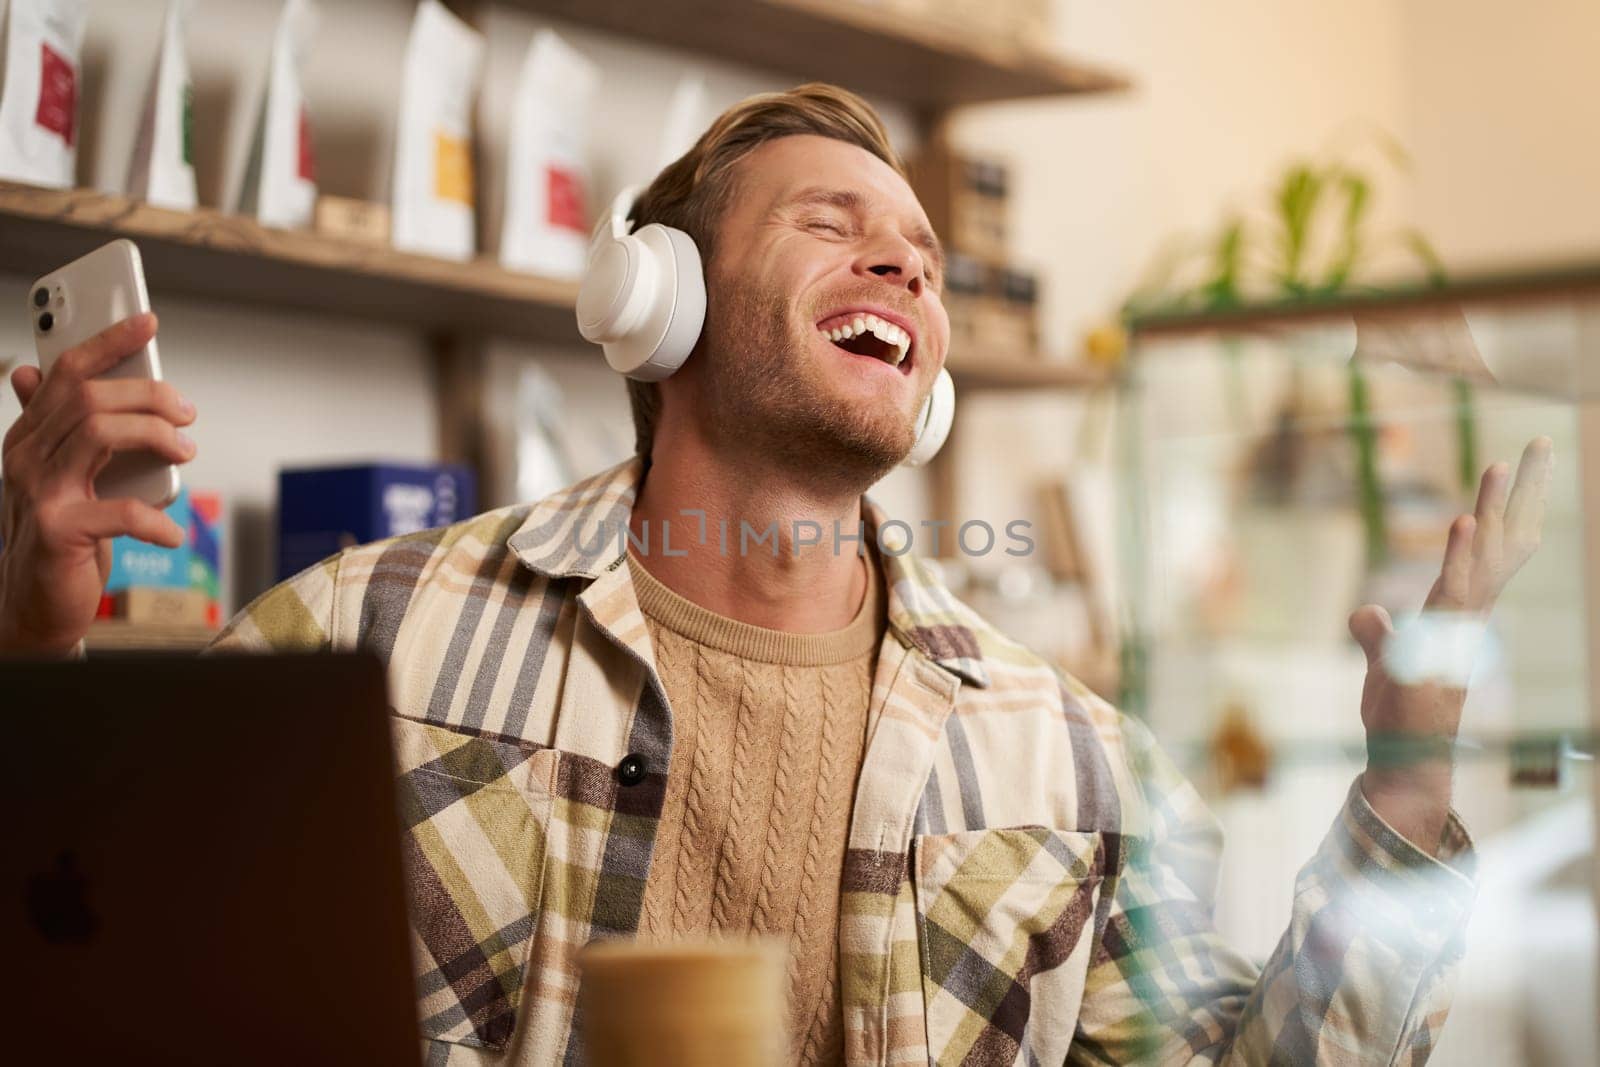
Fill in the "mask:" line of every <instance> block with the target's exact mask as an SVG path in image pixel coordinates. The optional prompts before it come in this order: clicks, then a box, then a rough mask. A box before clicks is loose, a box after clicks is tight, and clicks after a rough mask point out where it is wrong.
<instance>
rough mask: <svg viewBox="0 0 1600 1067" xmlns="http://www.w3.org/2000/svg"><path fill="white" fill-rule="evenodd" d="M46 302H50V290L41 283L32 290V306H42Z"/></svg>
mask: <svg viewBox="0 0 1600 1067" xmlns="http://www.w3.org/2000/svg"><path fill="white" fill-rule="evenodd" d="M48 303H50V290H48V289H46V288H45V287H44V286H42V285H41V286H39V288H37V289H35V290H34V291H33V306H34V307H36V308H42V307H44V306H45V305H46V304H48Z"/></svg>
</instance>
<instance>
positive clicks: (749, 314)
mask: <svg viewBox="0 0 1600 1067" xmlns="http://www.w3.org/2000/svg"><path fill="white" fill-rule="evenodd" d="M721 291H722V293H723V294H724V296H723V298H722V299H721V300H718V301H716V302H714V303H713V304H712V305H711V306H710V307H709V308H708V309H707V311H708V314H707V321H706V335H705V340H706V346H705V350H704V352H703V353H702V355H704V356H705V357H706V363H707V366H706V369H707V371H708V372H709V373H707V374H706V375H705V376H704V379H703V381H704V385H703V389H704V398H705V401H706V405H705V411H706V413H705V432H706V434H707V437H708V439H709V440H710V441H711V443H712V444H713V446H715V447H717V448H718V449H719V450H721V449H732V450H734V451H735V452H737V453H739V454H743V455H751V454H754V455H759V456H760V457H761V459H762V460H763V461H764V462H770V463H772V464H776V465H779V466H781V467H783V468H784V469H786V470H789V471H791V472H795V473H797V474H800V475H802V476H803V477H805V478H806V479H807V480H808V481H809V482H811V483H813V484H817V485H818V486H819V488H824V487H825V488H828V489H830V490H837V491H841V492H856V493H859V492H862V491H864V490H866V489H867V488H868V487H870V486H871V485H872V484H873V483H875V482H876V481H878V480H879V479H880V478H882V477H883V476H884V475H885V474H887V473H888V472H889V471H890V470H892V469H893V468H894V467H895V466H896V465H897V464H899V463H900V461H901V460H903V459H904V458H905V456H906V454H907V453H908V452H909V451H910V450H911V446H912V444H914V443H915V432H914V430H913V427H912V422H911V419H910V418H909V417H907V416H906V415H905V414H904V413H901V412H894V411H891V410H890V403H889V401H887V400H885V401H883V402H881V403H878V404H873V405H851V404H848V403H846V402H844V401H842V400H841V399H840V398H838V397H835V396H832V395H830V394H829V391H828V389H827V387H826V385H825V384H824V383H823V382H821V381H819V380H818V376H817V374H816V372H815V371H814V370H813V369H812V367H811V363H812V362H813V359H814V357H812V356H811V354H810V353H809V352H808V351H807V349H808V347H809V345H810V343H811V337H810V334H811V333H813V332H814V330H815V328H814V326H813V325H812V324H811V323H810V322H798V321H790V319H789V318H788V303H787V301H786V300H785V299H784V296H783V294H782V293H780V292H777V291H774V290H771V289H762V288H760V287H757V286H751V285H736V286H723V287H721ZM840 358H841V359H849V358H853V357H850V356H847V355H844V354H843V353H841V354H840Z"/></svg>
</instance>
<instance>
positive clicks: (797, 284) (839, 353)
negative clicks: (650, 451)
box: [685, 135, 950, 488]
mask: <svg viewBox="0 0 1600 1067" xmlns="http://www.w3.org/2000/svg"><path fill="white" fill-rule="evenodd" d="M733 189H734V193H733V196H732V198H731V201H730V203H729V206H728V208H727V210H726V212H725V214H724V216H723V218H722V220H721V223H720V226H719V228H718V231H717V242H716V253H715V255H714V256H713V257H712V260H711V262H710V263H708V264H707V266H706V275H707V296H708V306H707V322H706V334H705V338H704V344H703V347H702V351H701V353H700V355H701V358H700V359H697V360H691V361H690V365H689V366H686V367H685V370H689V369H690V368H691V367H694V372H693V374H692V375H691V377H692V378H693V379H695V380H696V385H697V390H696V391H697V392H698V393H699V401H698V404H699V406H700V410H699V411H698V413H697V414H698V417H699V418H700V420H701V423H702V426H703V427H704V428H705V430H706V432H707V434H708V436H709V437H710V439H712V440H713V441H717V442H721V443H725V444H735V445H738V446H740V447H742V448H746V449H750V448H760V449H764V450H766V453H767V454H768V455H770V456H771V457H772V458H773V459H774V460H775V461H779V462H793V463H798V464H800V465H801V466H800V468H799V469H802V470H808V471H812V472H815V474H816V476H817V477H818V478H826V479H830V480H839V479H842V482H841V484H842V485H849V484H853V483H854V482H857V481H862V487H863V488H864V487H865V485H868V484H870V483H871V482H872V481H875V480H876V479H877V478H878V477H881V476H882V474H883V473H886V472H887V471H888V469H889V468H891V467H893V466H894V465H895V464H896V463H898V462H899V461H900V460H901V459H902V458H904V456H905V454H906V453H907V452H908V451H909V450H910V448H911V445H912V442H913V440H914V438H915V432H914V424H915V418H916V414H917V412H918V411H919V410H920V408H921V406H922V401H923V399H924V398H925V397H926V396H927V394H928V391H929V389H930V388H931V387H932V385H933V379H934V377H935V375H937V373H938V371H939V369H940V368H941V367H942V366H943V365H944V359H945V353H946V350H947V348H948V346H949V341H950V320H949V316H948V315H946V313H945V310H944V304H943V302H942V300H941V299H940V284H941V276H940V275H941V270H942V268H943V256H942V253H941V251H940V248H939V244H938V241H937V239H936V238H935V237H934V234H933V231H932V229H931V227H929V225H928V218H927V215H926V214H925V213H924V212H923V210H922V206H921V204H919V203H918V202H917V198H916V196H915V194H913V193H912V191H911V187H910V186H909V185H907V184H906V181H905V179H904V178H902V177H901V176H900V175H899V174H897V173H896V172H895V171H894V169H893V168H892V167H890V166H889V165H888V164H886V163H885V162H883V161H882V160H881V159H879V158H877V157H876V156H874V155H873V154H872V153H870V152H868V151H866V150H864V149H862V148H858V147H856V146H855V145H852V144H847V143H845V142H843V141H838V140H833V139H831V138H826V137H818V136H811V135H796V136H791V137H784V138H780V139H778V140H775V141H769V142H767V143H766V144H764V145H762V146H760V147H759V148H757V149H755V150H754V151H752V152H751V153H750V154H749V155H748V156H746V157H745V158H744V159H743V160H741V161H740V162H739V164H738V165H737V167H736V169H735V174H734V186H733ZM695 364H699V366H698V367H695ZM863 479H864V481H863Z"/></svg>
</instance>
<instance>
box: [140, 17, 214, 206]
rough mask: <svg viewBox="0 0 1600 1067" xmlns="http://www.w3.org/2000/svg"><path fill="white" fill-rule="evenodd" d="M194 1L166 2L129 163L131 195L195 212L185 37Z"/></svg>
mask: <svg viewBox="0 0 1600 1067" xmlns="http://www.w3.org/2000/svg"><path fill="white" fill-rule="evenodd" d="M189 7H190V0H168V3H167V17H166V19H165V21H164V22H163V23H162V28H161V48H160V50H159V51H158V52H157V53H156V68H155V72H154V73H153V74H152V75H151V78H150V92H149V94H148V95H147V96H146V98H145V105H144V115H143V116H142V117H141V118H140V120H139V136H138V139H137V140H136V141H135V142H134V146H133V159H132V161H131V162H130V163H129V164H128V195H129V196H132V197H135V198H137V199H140V200H148V201H149V202H150V203H152V204H155V205H157V206H158V207H168V208H174V209H176V210H179V211H190V210H193V209H194V207H195V206H196V204H197V203H198V198H197V196H196V195H195V182H194V86H193V85H192V84H191V82H190V80H189V57H188V54H187V50H186V48H185V46H184V37H185V34H186V31H187V29H188V24H189Z"/></svg>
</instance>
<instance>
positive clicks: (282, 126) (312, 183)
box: [239, 0, 317, 229]
mask: <svg viewBox="0 0 1600 1067" xmlns="http://www.w3.org/2000/svg"><path fill="white" fill-rule="evenodd" d="M316 30H317V8H316V5H315V4H313V3H312V2H311V0H287V2H286V3H285V4H284V5H283V14H282V16H280V17H279V19H278V28H277V31H276V32H275V33H274V34H273V35H272V57H271V59H270V60H269V61H268V67H267V88H266V93H265V95H264V96H263V97H262V100H261V110H260V112H259V113H258V115H257V118H256V128H255V136H254V137H252V138H251V141H250V160H249V162H248V163H247V164H246V165H245V174H244V183H243V187H242V188H241V190H240V193H239V211H240V212H241V213H242V214H245V215H252V216H254V217H255V218H257V219H258V220H260V221H261V222H263V223H265V224H266V225H268V226H280V227H283V228H285V229H299V228H301V227H305V226H309V225H310V223H311V218H312V213H313V212H314V211H315V209H316V204H317V162H316V153H315V151H314V149H313V146H312V140H311V119H310V117H309V115H308V114H307V110H306V99H305V94H304V92H303V91H302V89H301V84H302V82H301V77H302V71H303V70H304V66H305V57H306V55H307V53H308V52H309V51H310V49H311V41H312V37H313V35H314V34H315V33H316Z"/></svg>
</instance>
